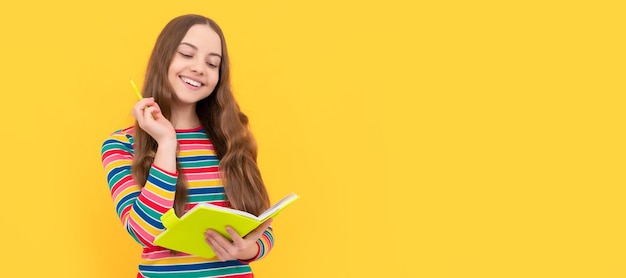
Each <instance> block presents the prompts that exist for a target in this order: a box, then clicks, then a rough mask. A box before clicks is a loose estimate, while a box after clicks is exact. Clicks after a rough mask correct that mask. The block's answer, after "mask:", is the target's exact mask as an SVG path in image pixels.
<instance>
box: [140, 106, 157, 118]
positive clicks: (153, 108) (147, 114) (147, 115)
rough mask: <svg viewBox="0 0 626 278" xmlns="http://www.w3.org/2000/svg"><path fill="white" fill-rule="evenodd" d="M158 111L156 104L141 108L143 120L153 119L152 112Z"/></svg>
mask: <svg viewBox="0 0 626 278" xmlns="http://www.w3.org/2000/svg"><path fill="white" fill-rule="evenodd" d="M156 111H158V108H157V107H156V106H148V107H146V109H144V110H143V117H144V121H146V120H152V121H153V120H154V119H155V117H154V114H155V112H156Z"/></svg>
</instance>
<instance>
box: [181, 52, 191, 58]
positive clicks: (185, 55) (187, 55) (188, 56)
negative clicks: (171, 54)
mask: <svg viewBox="0 0 626 278" xmlns="http://www.w3.org/2000/svg"><path fill="white" fill-rule="evenodd" d="M178 54H180V55H182V56H183V57H185V58H191V57H192V56H191V55H189V54H185V53H183V52H178Z"/></svg>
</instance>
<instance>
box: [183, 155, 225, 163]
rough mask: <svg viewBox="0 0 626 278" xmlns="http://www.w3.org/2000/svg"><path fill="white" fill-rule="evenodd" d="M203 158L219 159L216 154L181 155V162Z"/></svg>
mask: <svg viewBox="0 0 626 278" xmlns="http://www.w3.org/2000/svg"><path fill="white" fill-rule="evenodd" d="M201 160H217V156H214V155H198V156H189V157H179V158H178V161H180V162H190V161H201Z"/></svg>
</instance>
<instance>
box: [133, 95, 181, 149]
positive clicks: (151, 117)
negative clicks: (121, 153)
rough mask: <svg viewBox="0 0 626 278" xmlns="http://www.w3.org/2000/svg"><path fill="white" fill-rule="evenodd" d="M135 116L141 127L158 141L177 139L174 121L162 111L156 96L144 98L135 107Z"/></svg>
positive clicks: (160, 142)
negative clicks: (171, 121)
mask: <svg viewBox="0 0 626 278" xmlns="http://www.w3.org/2000/svg"><path fill="white" fill-rule="evenodd" d="M132 113H133V117H135V119H137V123H139V126H140V127H141V129H143V130H144V131H145V132H147V133H148V134H150V136H152V138H154V140H156V141H157V143H159V144H162V143H164V142H166V141H174V142H175V141H176V130H175V129H174V126H172V123H170V121H169V120H168V119H166V118H165V117H164V116H163V114H162V113H161V108H160V107H159V105H158V104H157V103H156V102H155V101H154V98H144V99H142V100H140V101H138V102H137V103H136V104H135V106H134V107H133V111H132Z"/></svg>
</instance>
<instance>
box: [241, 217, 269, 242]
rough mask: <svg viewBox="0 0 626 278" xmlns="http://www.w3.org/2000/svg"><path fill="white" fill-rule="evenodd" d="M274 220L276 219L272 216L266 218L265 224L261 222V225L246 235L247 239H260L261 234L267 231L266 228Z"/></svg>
mask: <svg viewBox="0 0 626 278" xmlns="http://www.w3.org/2000/svg"><path fill="white" fill-rule="evenodd" d="M272 221H274V219H272V218H270V219H268V220H266V221H265V222H263V224H261V226H259V227H257V228H256V229H254V230H253V231H252V232H250V233H249V234H248V235H247V236H246V239H252V240H257V239H259V238H260V237H261V235H262V234H263V232H265V230H267V229H268V228H269V227H270V225H271V224H272Z"/></svg>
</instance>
